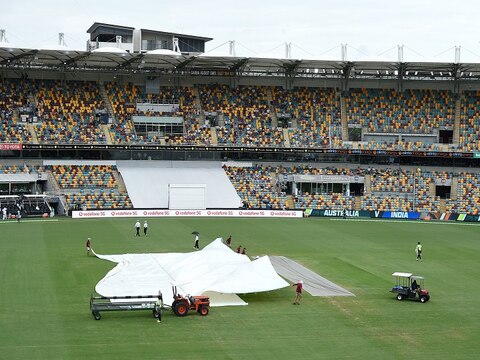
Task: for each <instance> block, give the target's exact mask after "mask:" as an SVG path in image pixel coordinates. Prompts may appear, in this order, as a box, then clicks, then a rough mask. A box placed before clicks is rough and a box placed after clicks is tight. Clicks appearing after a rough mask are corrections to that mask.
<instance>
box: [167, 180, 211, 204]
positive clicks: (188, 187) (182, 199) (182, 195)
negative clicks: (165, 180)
mask: <svg viewBox="0 0 480 360" xmlns="http://www.w3.org/2000/svg"><path fill="white" fill-rule="evenodd" d="M206 194H207V186H206V185H205V184H169V185H168V208H169V209H182V210H183V209H194V210H203V209H206V208H207V205H206V199H207V196H206Z"/></svg>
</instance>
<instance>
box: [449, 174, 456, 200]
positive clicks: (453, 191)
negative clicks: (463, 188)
mask: <svg viewBox="0 0 480 360" xmlns="http://www.w3.org/2000/svg"><path fill="white" fill-rule="evenodd" d="M457 195H458V178H457V177H456V176H454V177H453V178H452V186H451V187H450V199H451V200H457Z"/></svg>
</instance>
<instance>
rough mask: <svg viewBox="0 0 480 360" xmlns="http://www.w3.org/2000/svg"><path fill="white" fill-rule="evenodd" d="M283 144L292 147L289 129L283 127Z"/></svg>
mask: <svg viewBox="0 0 480 360" xmlns="http://www.w3.org/2000/svg"><path fill="white" fill-rule="evenodd" d="M283 139H284V140H283V146H284V147H286V148H289V147H290V137H289V136H288V129H283Z"/></svg>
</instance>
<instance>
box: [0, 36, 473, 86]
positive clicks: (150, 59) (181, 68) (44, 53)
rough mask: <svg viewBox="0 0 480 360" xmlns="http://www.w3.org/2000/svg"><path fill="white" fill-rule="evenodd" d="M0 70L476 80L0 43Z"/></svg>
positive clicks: (428, 71)
mask: <svg viewBox="0 0 480 360" xmlns="http://www.w3.org/2000/svg"><path fill="white" fill-rule="evenodd" d="M0 68H3V69H7V70H9V69H10V70H18V69H21V70H53V71H60V72H61V71H74V72H81V71H84V72H105V73H132V72H134V73H140V74H141V73H144V74H146V75H157V74H158V75H160V74H164V73H170V74H178V75H210V76H279V77H285V76H290V77H304V78H333V79H335V78H336V79H342V78H344V79H372V78H373V79H377V78H378V79H398V78H400V77H402V78H403V79H412V80H470V79H471V80H478V79H480V63H441V62H402V63H399V62H388V61H341V60H338V61H332V60H312V59H286V58H278V59H275V58H260V57H234V56H215V55H208V54H202V55H182V54H155V53H148V52H142V53H129V52H120V53H117V52H113V51H111V52H94V51H78V50H61V49H60V50H53V49H52V50H48V49H47V50H43V49H25V48H10V47H8V44H2V47H0Z"/></svg>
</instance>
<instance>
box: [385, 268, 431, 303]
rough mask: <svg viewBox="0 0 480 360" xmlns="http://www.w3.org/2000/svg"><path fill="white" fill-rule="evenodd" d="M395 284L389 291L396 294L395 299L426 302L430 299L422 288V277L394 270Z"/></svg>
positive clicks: (426, 291) (428, 294)
mask: <svg viewBox="0 0 480 360" xmlns="http://www.w3.org/2000/svg"><path fill="white" fill-rule="evenodd" d="M392 275H393V276H395V279H396V285H395V286H394V287H393V288H392V290H390V292H392V293H394V294H397V300H399V301H400V300H403V299H409V300H416V301H420V302H421V303H426V302H427V301H428V300H430V293H429V292H428V290H427V289H424V288H423V285H424V277H423V276H417V275H412V274H411V273H403V272H394V273H393V274H392Z"/></svg>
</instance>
